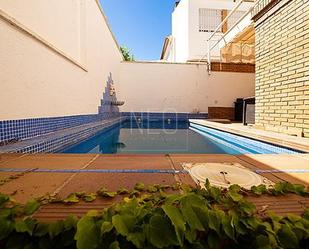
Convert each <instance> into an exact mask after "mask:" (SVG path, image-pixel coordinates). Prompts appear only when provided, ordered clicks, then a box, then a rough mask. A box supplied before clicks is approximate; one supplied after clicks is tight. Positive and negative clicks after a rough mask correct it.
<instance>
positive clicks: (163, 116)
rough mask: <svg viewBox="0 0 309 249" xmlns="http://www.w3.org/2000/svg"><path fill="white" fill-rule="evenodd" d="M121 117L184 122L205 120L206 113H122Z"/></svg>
mask: <svg viewBox="0 0 309 249" xmlns="http://www.w3.org/2000/svg"><path fill="white" fill-rule="evenodd" d="M122 116H124V117H128V118H131V119H141V120H160V121H161V120H167V119H170V120H178V121H181V120H184V121H187V120H188V119H207V118H208V113H168V112H166V113H162V112H122Z"/></svg>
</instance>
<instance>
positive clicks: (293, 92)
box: [256, 0, 309, 137]
mask: <svg viewBox="0 0 309 249" xmlns="http://www.w3.org/2000/svg"><path fill="white" fill-rule="evenodd" d="M282 1H284V0H282ZM285 2H287V3H286V4H285V5H283V6H281V7H280V8H278V10H277V11H275V12H274V10H273V14H271V10H270V11H269V12H268V13H267V14H268V15H269V17H268V18H266V19H263V18H261V19H260V20H257V22H256V125H257V126H259V127H262V128H264V129H266V130H273V131H277V132H284V133H288V134H291V135H303V136H305V137H309V1H308V0H292V1H285ZM277 7H278V6H277Z"/></svg>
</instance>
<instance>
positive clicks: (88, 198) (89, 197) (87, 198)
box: [82, 193, 97, 202]
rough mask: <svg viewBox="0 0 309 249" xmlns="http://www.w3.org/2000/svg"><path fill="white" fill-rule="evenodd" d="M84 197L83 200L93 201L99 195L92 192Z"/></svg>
mask: <svg viewBox="0 0 309 249" xmlns="http://www.w3.org/2000/svg"><path fill="white" fill-rule="evenodd" d="M82 198H83V201H85V202H93V201H95V199H96V198H97V195H96V194H94V193H91V194H86V195H84V196H83V197H82Z"/></svg>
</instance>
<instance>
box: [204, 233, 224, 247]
mask: <svg viewBox="0 0 309 249" xmlns="http://www.w3.org/2000/svg"><path fill="white" fill-rule="evenodd" d="M220 243H221V239H220V237H219V236H218V235H217V234H216V233H215V232H213V231H211V232H210V233H209V234H208V237H207V244H208V246H209V248H210V249H218V248H220V247H219V245H220Z"/></svg>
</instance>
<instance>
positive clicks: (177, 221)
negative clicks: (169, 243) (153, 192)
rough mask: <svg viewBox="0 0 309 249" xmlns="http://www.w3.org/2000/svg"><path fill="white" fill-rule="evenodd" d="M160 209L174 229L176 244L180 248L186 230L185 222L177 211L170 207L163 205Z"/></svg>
mask: <svg viewBox="0 0 309 249" xmlns="http://www.w3.org/2000/svg"><path fill="white" fill-rule="evenodd" d="M162 209H163V211H164V212H165V214H166V215H167V216H168V217H169V219H170V220H171V222H172V224H173V226H174V227H175V232H176V235H177V239H178V242H179V244H180V245H181V246H182V245H183V238H184V233H185V230H186V222H185V221H184V219H183V217H182V215H181V213H180V211H179V209H178V208H176V207H174V206H171V205H163V206H162Z"/></svg>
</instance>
